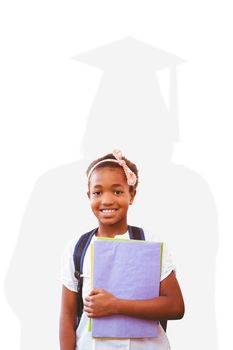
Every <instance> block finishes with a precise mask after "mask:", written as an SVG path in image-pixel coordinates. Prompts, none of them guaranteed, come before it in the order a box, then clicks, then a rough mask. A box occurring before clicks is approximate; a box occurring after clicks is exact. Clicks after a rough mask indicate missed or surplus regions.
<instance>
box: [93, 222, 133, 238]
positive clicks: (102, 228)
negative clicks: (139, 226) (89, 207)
mask: <svg viewBox="0 0 233 350" xmlns="http://www.w3.org/2000/svg"><path fill="white" fill-rule="evenodd" d="M127 230H128V225H127V222H125V223H123V224H120V225H117V226H116V225H101V223H99V228H98V231H97V236H99V237H110V238H114V237H115V236H116V235H123V234H124V233H125V232H126V231H127Z"/></svg>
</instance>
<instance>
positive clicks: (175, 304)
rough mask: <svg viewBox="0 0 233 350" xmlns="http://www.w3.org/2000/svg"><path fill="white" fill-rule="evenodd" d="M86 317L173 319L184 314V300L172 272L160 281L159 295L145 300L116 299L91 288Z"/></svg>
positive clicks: (86, 304)
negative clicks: (115, 316)
mask: <svg viewBox="0 0 233 350" xmlns="http://www.w3.org/2000/svg"><path fill="white" fill-rule="evenodd" d="M84 311H86V312H87V315H88V317H91V318H94V317H101V316H107V315H113V314H122V315H127V316H132V317H138V318H143V319H148V320H175V319H180V318H182V317H183V315H184V301H183V297H182V293H181V290H180V287H179V284H178V281H177V279H176V276H175V274H174V272H171V273H170V275H169V276H168V277H166V278H165V279H164V280H163V281H161V283H160V296H159V297H157V298H153V299H146V300H125V299H118V298H116V297H115V296H113V295H112V294H110V293H108V292H106V291H105V290H103V289H93V290H92V292H91V293H90V296H89V297H88V298H86V299H85V302H84Z"/></svg>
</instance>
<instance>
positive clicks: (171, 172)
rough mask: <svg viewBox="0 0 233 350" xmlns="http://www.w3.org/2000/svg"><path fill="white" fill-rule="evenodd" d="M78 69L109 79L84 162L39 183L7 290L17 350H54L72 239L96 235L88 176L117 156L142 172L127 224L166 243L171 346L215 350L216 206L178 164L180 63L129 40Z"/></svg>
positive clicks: (92, 120)
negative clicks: (175, 292) (91, 167)
mask: <svg viewBox="0 0 233 350" xmlns="http://www.w3.org/2000/svg"><path fill="white" fill-rule="evenodd" d="M76 59H77V60H78V61H79V62H80V61H81V62H84V63H87V64H90V65H92V66H94V67H96V68H97V69H101V70H102V71H103V74H102V76H101V79H100V85H99V89H98V91H97V94H96V96H95V99H94V101H93V104H92V106H91V108H90V112H89V116H88V121H87V127H86V132H85V135H84V139H83V154H84V159H82V160H79V161H77V162H74V163H71V164H65V165H62V166H60V167H58V168H56V169H53V170H50V171H48V172H47V173H45V174H44V175H42V176H41V177H40V178H39V179H38V181H37V183H36V184H35V187H34V189H33V191H32V194H31V196H30V199H29V201H28V204H27V206H26V208H25V213H24V216H23V219H22V224H21V228H20V232H19V236H18V240H17V244H16V248H15V251H14V253H13V257H12V260H11V263H10V266H9V270H8V273H7V277H6V281H5V290H6V296H7V299H8V302H9V304H10V306H11V307H12V309H13V310H14V312H15V313H16V315H17V316H18V318H19V319H20V322H21V326H22V332H21V347H20V348H21V349H23V350H29V349H30V350H31V349H32V348H33V349H34V350H41V349H48V350H51V349H58V320H59V309H60V291H61V286H60V282H59V272H60V257H61V254H62V251H63V249H64V247H65V245H66V243H67V242H68V241H69V240H70V239H72V238H73V237H74V236H75V235H76V234H77V235H81V234H82V233H84V232H86V231H88V230H89V229H91V228H92V227H95V226H96V221H95V219H94V217H93V216H92V214H91V211H90V209H89V203H88V200H87V198H86V178H85V169H86V167H87V165H88V164H89V162H90V161H92V160H93V159H95V158H96V157H97V156H101V155H104V154H106V153H108V152H109V151H111V150H112V149H113V148H120V149H121V150H122V151H123V153H125V155H126V156H127V157H128V158H129V159H131V160H132V161H134V162H135V163H136V164H137V165H138V167H139V171H140V174H139V175H140V184H139V188H138V194H137V198H136V201H135V204H134V205H133V206H132V207H131V211H130V214H129V223H131V224H135V225H139V226H142V227H144V228H145V231H146V233H147V235H148V236H150V237H152V238H153V237H154V238H155V239H156V238H158V237H159V238H161V239H163V240H165V241H166V242H167V243H168V245H169V247H170V250H171V251H172V253H173V256H174V260H175V263H176V266H177V276H178V279H179V281H180V284H181V288H182V291H183V294H184V298H185V302H186V315H185V318H184V319H183V320H180V321H169V323H168V330H167V333H168V337H169V339H170V343H171V346H172V348H173V349H177V350H186V349H187V348H188V349H189V350H196V349H199V348H200V347H201V348H203V349H212V350H216V349H217V330H216V316H215V305H214V297H215V274H216V270H215V264H216V251H217V246H218V233H217V213H216V204H215V201H214V198H213V196H212V194H211V191H210V188H209V186H208V183H207V182H206V181H205V180H204V179H203V178H202V176H200V175H199V174H198V173H197V172H195V171H194V170H192V169H189V168H187V167H186V166H183V165H179V164H175V163H174V162H172V152H173V147H174V143H175V142H177V141H178V112H177V94H178V89H177V78H176V67H177V65H178V64H180V63H182V62H183V61H182V60H181V59H179V58H178V57H176V56H174V55H171V54H169V53H166V52H164V51H162V50H159V49H156V48H154V47H151V46H149V45H147V44H145V43H142V42H140V41H138V40H135V39H133V38H125V39H122V40H119V41H116V42H114V43H112V44H109V45H106V46H104V47H101V48H96V49H94V50H92V51H90V52H87V53H85V54H81V55H79V56H77V57H76ZM161 69H169V72H170V73H169V74H170V81H169V86H170V95H169V96H170V102H169V105H168V106H167V105H166V103H165V100H164V97H163V95H162V92H161V88H160V83H159V79H158V72H159V70H161ZM200 344H201V346H200Z"/></svg>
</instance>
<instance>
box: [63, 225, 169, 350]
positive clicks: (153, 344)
mask: <svg viewBox="0 0 233 350" xmlns="http://www.w3.org/2000/svg"><path fill="white" fill-rule="evenodd" d="M115 238H121V239H129V234H128V232H126V233H125V234H123V235H119V236H115ZM95 239H96V236H93V238H92V242H93V241H94V240H95ZM77 241H78V239H77V237H76V238H75V239H73V240H72V241H71V242H70V243H69V244H68V246H67V247H66V250H65V252H64V255H63V259H62V271H61V280H62V284H63V285H64V286H65V287H66V288H68V289H69V290H71V291H74V292H77V285H78V281H77V279H76V278H75V277H74V262H73V252H74V247H75V245H76V243H77ZM92 242H91V243H92ZM90 245H91V244H90ZM90 245H89V247H88V249H87V251H86V254H85V257H84V262H83V291H82V293H83V300H84V298H85V297H86V296H88V295H89V293H90V290H91V278H90V262H91V257H90ZM173 270H175V268H174V265H173V263H172V259H171V255H170V254H169V253H168V250H167V248H166V245H164V248H163V258H162V271H161V279H160V280H161V281H162V280H163V279H164V278H166V277H167V276H168V275H169V274H170V273H171V272H172V271H173ZM88 324H89V319H88V317H87V315H86V313H85V312H83V315H82V318H81V320H80V323H79V326H78V329H77V331H76V338H77V341H76V349H78V350H117V349H118V350H119V349H120V350H142V349H143V350H144V349H145V350H168V349H170V345H169V342H168V338H167V335H166V333H165V332H164V330H163V328H162V327H161V325H159V329H158V335H157V337H156V338H140V339H139V338H138V339H119V340H99V339H94V338H92V335H91V332H90V331H89V330H88Z"/></svg>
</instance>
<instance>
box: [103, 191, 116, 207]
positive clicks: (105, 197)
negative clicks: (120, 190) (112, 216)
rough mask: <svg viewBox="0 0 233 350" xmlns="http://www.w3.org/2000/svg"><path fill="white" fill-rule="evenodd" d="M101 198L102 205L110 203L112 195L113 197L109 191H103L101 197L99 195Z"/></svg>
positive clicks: (112, 198) (111, 202)
mask: <svg viewBox="0 0 233 350" xmlns="http://www.w3.org/2000/svg"><path fill="white" fill-rule="evenodd" d="M101 200H102V204H103V205H106V206H107V205H109V206H110V205H112V204H113V202H114V197H113V194H112V193H110V192H106V193H103V195H102V197H101Z"/></svg>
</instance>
